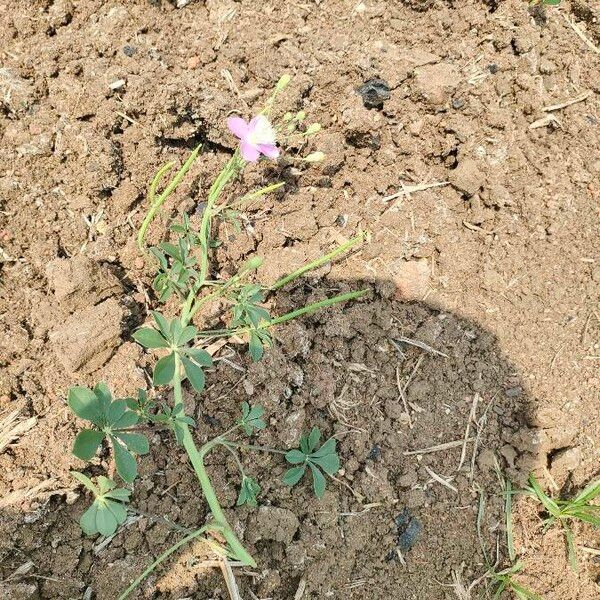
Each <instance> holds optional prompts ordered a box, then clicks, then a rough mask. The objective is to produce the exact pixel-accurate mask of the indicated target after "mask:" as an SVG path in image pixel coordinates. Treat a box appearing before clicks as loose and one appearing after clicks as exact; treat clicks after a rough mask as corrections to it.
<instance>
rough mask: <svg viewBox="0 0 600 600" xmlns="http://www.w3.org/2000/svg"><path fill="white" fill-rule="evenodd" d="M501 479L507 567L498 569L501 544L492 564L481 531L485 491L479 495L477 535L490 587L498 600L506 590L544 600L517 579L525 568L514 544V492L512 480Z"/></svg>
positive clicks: (520, 597)
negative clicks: (516, 576) (508, 563)
mask: <svg viewBox="0 0 600 600" xmlns="http://www.w3.org/2000/svg"><path fill="white" fill-rule="evenodd" d="M499 480H500V482H501V485H502V490H503V493H504V517H505V520H506V547H507V550H508V559H509V562H510V565H509V566H508V567H506V568H505V569H501V570H498V566H499V564H500V549H499V547H498V546H499V545H497V548H496V560H495V562H494V563H493V564H492V561H491V556H490V555H489V554H488V551H487V550H486V544H485V541H484V539H483V534H482V531H481V527H482V522H483V515H484V512H485V497H484V495H483V493H482V494H481V495H480V496H479V511H478V513H477V535H478V537H479V544H480V546H481V550H482V552H483V557H484V560H485V563H486V565H487V572H486V574H485V577H486V578H488V579H489V580H490V582H489V584H488V587H489V590H490V593H492V594H493V596H492V597H493V599H494V600H498V599H499V598H501V597H502V594H503V593H504V592H512V593H513V594H514V595H515V597H516V598H518V600H542V597H541V596H539V595H538V594H536V593H534V592H532V591H530V590H528V589H527V588H526V587H525V586H523V585H521V584H520V583H518V582H517V581H515V579H514V577H515V575H517V574H518V573H520V572H521V571H522V570H523V567H524V565H523V563H522V561H520V560H519V559H518V558H517V553H516V550H515V544H514V534H513V520H512V497H513V495H514V492H513V490H512V486H511V483H510V481H508V480H505V479H504V478H503V477H502V475H501V474H499Z"/></svg>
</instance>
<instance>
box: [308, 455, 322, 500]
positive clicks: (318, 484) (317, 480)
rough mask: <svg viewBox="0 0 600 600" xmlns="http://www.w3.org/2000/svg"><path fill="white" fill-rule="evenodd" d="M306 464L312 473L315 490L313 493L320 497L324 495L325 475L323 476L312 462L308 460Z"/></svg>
mask: <svg viewBox="0 0 600 600" xmlns="http://www.w3.org/2000/svg"><path fill="white" fill-rule="evenodd" d="M308 466H309V467H310V470H311V471H312V475H313V489H314V490H315V495H316V496H317V498H322V497H323V496H324V495H325V486H326V483H325V477H323V473H321V471H319V469H317V467H316V466H315V465H314V464H313V463H311V462H309V463H308Z"/></svg>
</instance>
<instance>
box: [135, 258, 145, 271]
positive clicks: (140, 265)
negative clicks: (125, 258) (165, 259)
mask: <svg viewBox="0 0 600 600" xmlns="http://www.w3.org/2000/svg"><path fill="white" fill-rule="evenodd" d="M133 266H134V267H135V268H136V269H143V268H144V259H143V258H136V259H135V260H134V261H133Z"/></svg>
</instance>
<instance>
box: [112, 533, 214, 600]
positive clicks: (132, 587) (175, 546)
mask: <svg viewBox="0 0 600 600" xmlns="http://www.w3.org/2000/svg"><path fill="white" fill-rule="evenodd" d="M207 531H221V527H219V526H218V525H205V526H204V527H201V528H200V529H198V530H196V531H194V532H193V533H190V534H189V535H186V536H185V537H184V538H182V539H181V540H179V541H178V542H177V543H176V544H173V545H172V546H171V547H170V548H168V549H167V550H165V551H164V552H163V553H162V554H161V555H160V556H159V557H158V558H157V559H156V560H155V561H154V562H153V563H152V564H151V565H150V566H149V567H148V568H147V569H146V570H145V571H144V572H143V573H142V574H141V575H140V576H139V577H138V578H137V579H136V580H135V581H134V582H133V583H132V584H131V585H130V586H129V587H128V588H127V589H126V590H125V591H124V592H123V593H122V594H121V595H120V596H119V598H118V600H125V598H127V597H128V596H129V594H131V592H133V590H135V588H137V587H138V585H140V583H142V581H144V579H146V577H148V575H150V573H152V571H154V569H156V567H158V565H160V564H161V563H162V562H164V561H165V560H166V559H167V558H169V556H171V554H173V552H176V551H177V550H179V548H181V546H184V545H185V544H187V543H188V542H191V541H192V540H193V539H195V538H197V537H198V536H200V535H202V534H203V533H206V532H207Z"/></svg>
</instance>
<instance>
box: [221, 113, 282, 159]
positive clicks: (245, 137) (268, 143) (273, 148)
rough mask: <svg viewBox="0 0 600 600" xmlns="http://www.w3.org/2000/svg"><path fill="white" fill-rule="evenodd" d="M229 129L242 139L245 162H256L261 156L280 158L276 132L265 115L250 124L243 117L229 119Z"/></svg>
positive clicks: (241, 148)
mask: <svg viewBox="0 0 600 600" xmlns="http://www.w3.org/2000/svg"><path fill="white" fill-rule="evenodd" d="M227 127H229V130H230V131H231V133H233V135H235V136H236V137H237V138H239V139H240V151H241V153H242V158H243V159H244V160H247V161H248V162H256V161H257V160H258V158H259V157H260V155H261V154H264V155H265V156H267V157H268V158H277V157H278V156H279V148H277V145H276V144H275V130H274V129H273V126H272V125H271V123H269V119H267V117H265V116H264V115H258V116H256V117H254V118H253V119H252V120H251V121H250V122H249V123H248V122H246V121H245V120H244V119H242V118H241V117H229V118H228V119H227Z"/></svg>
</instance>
